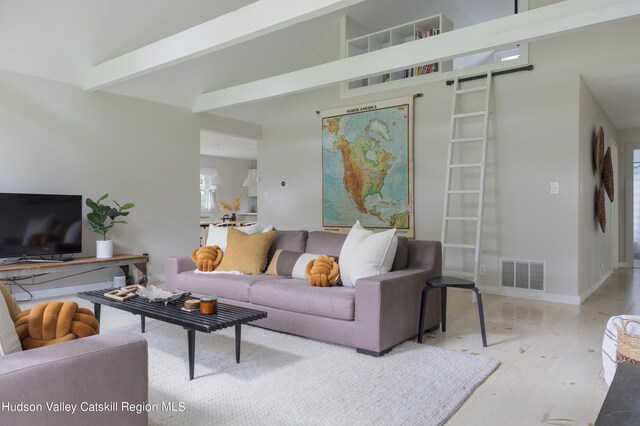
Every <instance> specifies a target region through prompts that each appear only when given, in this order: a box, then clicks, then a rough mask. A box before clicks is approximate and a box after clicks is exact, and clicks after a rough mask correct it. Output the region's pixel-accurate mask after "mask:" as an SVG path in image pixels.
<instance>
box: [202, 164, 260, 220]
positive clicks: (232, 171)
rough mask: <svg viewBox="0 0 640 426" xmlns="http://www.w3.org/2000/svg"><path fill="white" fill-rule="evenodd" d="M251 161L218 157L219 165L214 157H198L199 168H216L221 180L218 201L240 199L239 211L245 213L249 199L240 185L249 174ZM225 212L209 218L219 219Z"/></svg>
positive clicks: (213, 214)
mask: <svg viewBox="0 0 640 426" xmlns="http://www.w3.org/2000/svg"><path fill="white" fill-rule="evenodd" d="M250 166H251V160H239V159H235V158H223V157H220V163H219V166H218V161H217V158H216V157H213V156H210V155H201V156H200V167H208V168H212V169H215V168H218V173H219V174H220V176H221V177H222V179H223V183H222V184H221V185H219V188H218V200H224V201H229V202H230V201H233V199H234V198H236V197H240V211H241V212H247V211H248V208H249V198H248V191H247V188H245V187H243V186H242V184H243V183H244V180H245V179H246V178H247V176H248V174H249V168H250ZM224 214H225V212H223V211H219V212H216V213H212V215H211V217H213V218H215V219H219V218H220V217H222V215H224Z"/></svg>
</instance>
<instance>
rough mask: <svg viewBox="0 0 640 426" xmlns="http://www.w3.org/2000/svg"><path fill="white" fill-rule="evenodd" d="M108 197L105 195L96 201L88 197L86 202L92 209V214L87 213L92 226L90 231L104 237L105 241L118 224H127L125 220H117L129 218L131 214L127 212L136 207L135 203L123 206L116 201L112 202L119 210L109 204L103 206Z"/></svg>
mask: <svg viewBox="0 0 640 426" xmlns="http://www.w3.org/2000/svg"><path fill="white" fill-rule="evenodd" d="M108 197H109V194H104V195H103V196H102V197H100V198H98V200H96V201H93V200H92V199H91V198H89V197H87V201H86V204H87V206H88V207H89V208H90V209H91V212H90V213H87V219H88V220H89V225H91V227H90V228H89V229H90V230H92V231H94V232H96V233H98V234H100V235H102V238H103V239H104V240H106V239H107V231H109V229H111V228H113V226H114V225H115V224H116V223H127V222H125V221H124V220H116V218H118V217H120V216H127V215H128V214H129V212H128V211H125V210H130V209H132V208H133V207H135V204H133V203H126V204H124V205H122V206H121V205H120V204H118V203H117V202H116V201H114V200H112V201H113V203H114V204H115V205H116V206H117V208H116V207H112V206H110V205H109V204H102V202H103V201H104V200H106V199H107V198H108Z"/></svg>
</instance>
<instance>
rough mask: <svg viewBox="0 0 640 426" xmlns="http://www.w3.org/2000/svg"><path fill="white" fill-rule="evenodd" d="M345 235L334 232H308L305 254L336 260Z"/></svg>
mask: <svg viewBox="0 0 640 426" xmlns="http://www.w3.org/2000/svg"><path fill="white" fill-rule="evenodd" d="M346 238H347V234H338V233H335V232H326V231H313V232H309V239H308V240H307V248H306V250H303V251H306V252H307V253H319V254H324V255H325V256H333V257H335V258H336V259H337V258H338V256H340V249H342V245H343V244H344V240H345V239H346Z"/></svg>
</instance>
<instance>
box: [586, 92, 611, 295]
mask: <svg viewBox="0 0 640 426" xmlns="http://www.w3.org/2000/svg"><path fill="white" fill-rule="evenodd" d="M600 127H602V129H603V131H604V135H605V151H606V149H607V147H609V146H612V148H611V149H613V150H614V152H616V153H617V152H618V150H617V148H618V147H617V143H616V142H615V141H616V140H617V139H618V131H617V129H616V128H615V126H614V125H613V123H612V122H611V120H610V119H609V117H608V116H607V114H606V113H605V112H604V110H603V109H602V106H601V105H600V104H599V103H598V101H597V100H596V98H595V97H594V96H593V93H592V92H591V90H589V87H588V86H587V84H586V83H585V82H584V81H583V80H582V79H580V118H579V136H578V143H579V145H580V155H579V160H578V161H579V184H580V185H581V187H582V189H583V190H582V193H580V195H579V204H578V214H579V234H578V249H579V275H578V284H579V289H578V291H579V294H580V296H581V297H582V298H583V299H584V298H586V297H587V296H588V295H590V294H591V293H592V292H593V291H594V290H595V289H596V288H597V286H599V285H600V284H602V282H603V281H604V278H606V277H607V276H608V275H610V273H611V271H612V269H613V265H612V258H611V252H612V248H613V235H612V234H613V224H614V218H613V205H612V203H611V202H610V201H609V198H608V197H607V196H606V195H605V211H606V218H607V223H606V228H605V230H606V232H604V233H603V232H602V231H601V230H600V225H599V222H598V221H597V219H596V216H595V200H596V193H597V192H596V191H597V189H598V187H599V185H600V182H601V181H602V178H600V177H597V176H596V175H595V162H594V154H593V153H594V141H595V135H596V133H597V131H598V129H599V128H600ZM616 197H618V199H616V198H614V201H615V202H616V203H619V197H620V194H616ZM616 220H617V218H616Z"/></svg>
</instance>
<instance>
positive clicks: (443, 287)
mask: <svg viewBox="0 0 640 426" xmlns="http://www.w3.org/2000/svg"><path fill="white" fill-rule="evenodd" d="M434 288H439V289H440V297H441V307H440V312H441V313H442V319H441V322H442V331H443V332H445V331H447V289H448V288H462V289H467V290H471V291H473V292H474V293H475V294H476V299H477V301H478V313H479V314H480V330H481V331H482V346H484V347H485V348H486V347H487V335H486V332H485V329H484V312H483V310H482V296H481V295H480V290H478V288H477V287H476V283H474V282H473V281H469V280H465V279H463V278H456V277H433V278H428V279H427V283H426V285H425V287H424V288H423V289H422V296H421V297H420V317H419V318H418V343H422V334H423V333H424V310H425V308H426V304H427V295H428V294H429V291H431V290H432V289H434Z"/></svg>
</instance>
